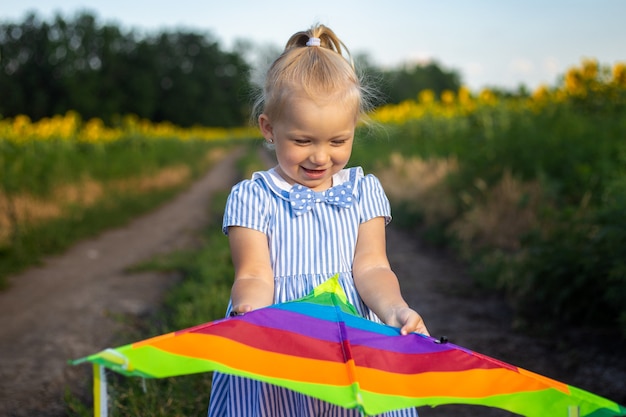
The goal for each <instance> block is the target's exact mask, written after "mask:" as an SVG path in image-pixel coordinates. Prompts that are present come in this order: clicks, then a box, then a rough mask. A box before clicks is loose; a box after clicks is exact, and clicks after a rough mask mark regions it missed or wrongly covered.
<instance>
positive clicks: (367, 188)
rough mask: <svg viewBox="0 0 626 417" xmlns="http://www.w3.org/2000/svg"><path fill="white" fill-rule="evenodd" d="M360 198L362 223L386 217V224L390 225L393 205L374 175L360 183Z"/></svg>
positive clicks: (364, 178) (366, 177)
mask: <svg viewBox="0 0 626 417" xmlns="http://www.w3.org/2000/svg"><path fill="white" fill-rule="evenodd" d="M359 196H360V198H359V205H360V210H361V218H360V221H361V223H365V222H366V221H368V220H371V219H373V218H375V217H384V218H385V224H389V222H390V221H391V205H390V204H389V199H388V198H387V195H386V194H385V190H384V189H383V186H382V185H381V183H380V181H379V180H378V178H376V177H375V176H374V175H372V174H368V175H366V176H365V177H363V178H362V179H361V181H360V182H359Z"/></svg>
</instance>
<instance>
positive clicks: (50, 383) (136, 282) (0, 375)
mask: <svg viewBox="0 0 626 417" xmlns="http://www.w3.org/2000/svg"><path fill="white" fill-rule="evenodd" d="M233 160H234V155H230V156H228V157H226V158H225V159H223V160H222V161H221V162H220V163H219V164H218V165H217V166H216V167H215V169H213V170H212V171H211V172H210V173H209V174H208V175H206V176H205V177H204V178H202V179H201V180H200V181H198V182H197V183H196V184H194V185H193V186H192V187H191V188H190V189H189V190H188V191H187V192H185V193H183V194H182V195H180V196H179V197H178V198H176V199H175V200H174V201H172V202H170V203H168V204H166V205H164V206H163V207H161V208H160V209H158V210H156V211H155V212H153V213H150V214H148V215H146V216H143V217H142V218H139V219H137V220H136V221H133V222H132V223H130V224H129V225H127V226H126V227H123V228H120V229H116V230H110V231H108V232H106V233H103V234H101V235H100V236H98V237H95V238H93V239H88V240H86V241H83V242H80V243H78V244H77V245H76V246H74V247H73V248H71V249H70V250H68V251H67V252H66V253H65V254H63V255H62V256H58V257H53V258H50V259H47V260H46V261H45V263H44V264H43V265H42V266H41V267H38V268H33V269H30V270H28V271H26V272H24V273H23V274H21V275H20V276H16V277H14V278H13V279H12V280H11V283H12V287H11V288H10V290H9V291H6V292H4V293H0V317H2V326H1V327H0V416H50V417H52V416H54V417H58V416H63V415H64V409H63V402H62V398H63V391H64V388H65V386H66V385H68V384H69V385H73V384H80V383H82V384H85V383H86V382H85V381H86V379H88V378H90V375H87V374H86V372H87V371H89V370H88V369H86V367H71V366H68V365H67V364H66V361H67V360H68V359H70V358H77V357H81V356H84V355H85V354H89V353H92V352H95V351H97V350H99V349H101V348H102V347H103V346H108V345H109V344H110V342H111V337H112V335H113V334H114V333H115V331H116V329H119V327H120V324H119V322H117V321H116V319H115V317H116V316H119V315H125V314H135V315H141V314H144V313H146V312H149V311H150V310H151V309H152V308H154V307H155V306H157V305H158V304H159V302H160V300H161V296H162V294H163V292H164V291H165V290H166V289H167V288H168V286H170V285H171V284H172V283H173V282H175V281H176V277H175V276H168V275H164V274H155V273H140V274H127V273H125V272H124V271H125V269H126V268H127V267H129V266H131V265H133V264H136V263H138V262H140V261H142V260H145V259H148V258H150V257H152V256H154V255H155V254H157V253H165V252H169V251H171V250H173V249H175V248H179V247H181V246H185V245H186V244H188V243H189V242H190V240H191V239H193V234H194V232H195V231H196V230H198V229H199V228H201V227H202V225H203V223H204V222H205V221H206V218H205V213H206V206H207V203H208V200H209V199H210V197H211V194H212V193H213V192H214V191H216V190H219V189H228V188H230V186H231V185H232V184H233V183H234V177H235V173H234V170H233V165H232V162H233ZM388 245H389V256H390V261H391V262H392V264H393V267H394V269H395V270H396V272H397V274H398V276H399V277H400V278H401V280H402V287H403V291H404V293H405V295H406V297H407V299H408V301H409V302H410V303H411V304H412V305H414V306H415V307H416V308H417V309H418V310H419V311H420V313H422V315H423V316H424V317H425V319H426V321H427V325H428V326H429V329H430V331H431V332H432V333H433V335H435V336H440V335H447V336H448V337H449V338H450V340H451V341H452V342H454V343H457V344H461V345H465V346H466V347H468V348H471V349H474V350H477V351H480V352H483V353H485V354H489V355H493V356H495V357H497V358H499V359H502V360H505V361H509V362H512V363H514V364H515V365H518V366H522V367H524V368H527V369H530V370H534V371H537V372H540V373H543V374H546V375H549V376H552V377H555V378H562V379H563V380H565V381H566V382H568V383H570V384H573V385H577V386H580V387H584V388H587V389H590V390H593V391H595V392H597V393H599V394H602V395H606V396H609V397H610V398H612V399H614V400H618V401H622V402H625V398H624V397H625V395H626V365H624V359H623V358H621V356H624V355H620V352H615V349H608V348H605V349H602V348H600V350H598V348H597V347H595V348H591V349H586V348H581V349H580V350H576V351H574V352H572V351H568V355H570V356H568V357H565V358H564V357H563V356H562V355H561V354H560V353H559V354H557V353H555V352H554V350H552V349H553V346H552V345H553V343H546V342H537V341H535V340H532V339H530V338H527V337H524V336H521V335H519V334H516V333H515V332H513V331H512V330H511V329H510V326H509V324H510V315H509V312H508V309H507V308H506V305H505V304H504V303H503V302H502V300H500V299H499V298H497V297H494V296H492V295H486V294H482V293H480V292H478V291H476V290H475V289H474V288H473V286H472V285H471V281H470V280H469V278H468V277H467V276H466V274H465V273H464V271H463V269H462V268H461V267H459V266H458V265H456V264H455V263H454V262H451V261H450V259H449V258H446V257H445V256H443V255H442V254H441V253H438V252H435V251H432V250H429V249H427V248H424V247H422V246H420V244H419V243H418V242H417V241H416V240H415V239H414V238H412V237H410V236H408V235H407V234H405V233H403V232H401V231H398V230H396V229H394V228H389V237H388ZM554 344H558V343H554ZM605 347H606V346H605ZM593 356H595V358H594V357H593ZM598 358H599V359H600V360H599V361H598ZM593 361H595V363H594V362H593ZM83 386H84V385H83ZM620 396H621V398H620ZM468 410H469V409H468V408H466V407H459V406H455V407H447V406H446V407H440V408H436V409H432V410H431V409H424V410H423V411H422V412H421V413H420V414H421V416H422V417H424V416H426V417H428V416H439V417H444V416H450V417H452V416H457V417H458V416H463V415H477V416H506V415H511V414H508V413H504V412H501V411H498V410H486V409H480V410H479V411H480V412H476V411H477V409H476V408H472V409H471V411H472V412H471V413H470V412H468ZM204 411H205V410H200V411H199V414H198V415H203V414H204Z"/></svg>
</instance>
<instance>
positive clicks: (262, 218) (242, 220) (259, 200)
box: [222, 180, 269, 235]
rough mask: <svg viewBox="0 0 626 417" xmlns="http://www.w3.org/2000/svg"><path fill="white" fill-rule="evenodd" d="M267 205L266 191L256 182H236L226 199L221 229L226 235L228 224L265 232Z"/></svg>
mask: <svg viewBox="0 0 626 417" xmlns="http://www.w3.org/2000/svg"><path fill="white" fill-rule="evenodd" d="M268 207H269V201H268V195H267V191H266V190H264V189H263V188H262V187H261V186H260V185H259V184H258V183H257V182H255V181H252V180H244V181H242V182H240V183H238V184H236V185H235V186H234V187H233V188H232V189H231V191H230V194H229V195H228V199H227V200H226V208H225V209H224V219H223V222H222V231H223V232H224V234H225V235H228V227H229V226H241V227H247V228H250V229H254V230H258V231H260V232H262V233H267V225H268V221H267V220H268Z"/></svg>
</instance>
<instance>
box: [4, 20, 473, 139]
mask: <svg viewBox="0 0 626 417" xmlns="http://www.w3.org/2000/svg"><path fill="white" fill-rule="evenodd" d="M244 55H245V54H244V52H243V51H225V50H224V49H223V48H222V47H221V46H220V45H219V43H218V41H217V40H216V39H214V38H213V36H212V35H211V34H210V33H208V32H207V33H198V32H194V31H183V30H177V31H166V30H163V31H160V32H158V33H154V34H140V33H137V32H136V31H134V30H127V31H124V30H123V29H122V28H120V27H119V26H117V25H115V24H110V23H109V24H101V23H99V22H98V20H97V18H96V17H95V16H94V15H93V14H91V13H88V12H83V13H81V14H78V15H76V17H74V18H72V19H66V18H64V17H62V16H60V15H56V16H55V17H54V18H52V19H51V21H45V20H42V19H40V18H39V17H38V16H37V15H36V14H35V13H31V14H29V15H28V16H26V18H25V19H24V20H23V21H22V22H18V23H12V22H0V117H14V116H17V115H20V114H22V115H27V116H29V117H30V118H31V119H32V120H35V121H36V120H39V119H41V118H43V117H50V116H53V115H57V114H65V113H66V112H67V111H70V110H71V111H76V112H77V113H79V114H80V115H81V116H82V117H83V118H86V119H88V118H92V117H97V118H100V119H102V120H104V121H105V122H106V123H107V124H115V121H116V119H117V118H118V117H119V116H120V115H125V114H135V115H137V116H139V117H141V118H145V119H148V120H151V121H154V122H161V121H169V122H172V123H174V124H176V125H179V126H192V125H203V126H224V127H230V126H241V125H243V124H245V123H246V121H247V118H248V114H249V106H248V105H249V103H250V101H251V100H250V94H251V91H252V82H251V76H250V72H251V71H250V70H251V68H252V67H254V66H255V63H254V62H248V60H247V59H246V57H245V56H244ZM362 58H363V57H362ZM361 61H362V63H363V64H364V66H365V71H366V72H370V73H371V74H370V75H373V77H371V78H375V79H377V80H379V81H381V82H380V85H379V87H380V90H381V92H382V95H381V96H382V101H381V104H382V103H398V102H400V101H402V100H405V99H409V98H415V97H416V96H417V94H418V93H419V91H421V90H423V89H431V90H433V91H435V92H437V93H439V92H441V91H443V90H446V89H449V90H452V91H456V90H457V89H458V88H459V87H460V84H461V81H460V77H459V76H458V74H457V73H456V72H454V71H446V70H444V69H442V68H440V67H439V65H437V64H436V63H430V64H428V65H423V66H422V65H413V66H406V67H401V68H398V69H394V70H390V71H382V70H380V69H378V68H376V67H375V66H373V65H370V64H369V63H367V60H366V59H365V60H361Z"/></svg>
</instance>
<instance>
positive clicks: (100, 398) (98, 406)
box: [93, 363, 109, 417]
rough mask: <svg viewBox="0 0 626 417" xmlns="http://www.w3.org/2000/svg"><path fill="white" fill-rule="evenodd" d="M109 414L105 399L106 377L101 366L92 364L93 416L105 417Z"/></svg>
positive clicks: (106, 399) (104, 370) (106, 398)
mask: <svg viewBox="0 0 626 417" xmlns="http://www.w3.org/2000/svg"><path fill="white" fill-rule="evenodd" d="M108 414H109V407H108V397H107V375H106V368H105V367H104V366H103V365H98V364H97V363H94V364H93V415H94V417H107V415H108Z"/></svg>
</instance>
